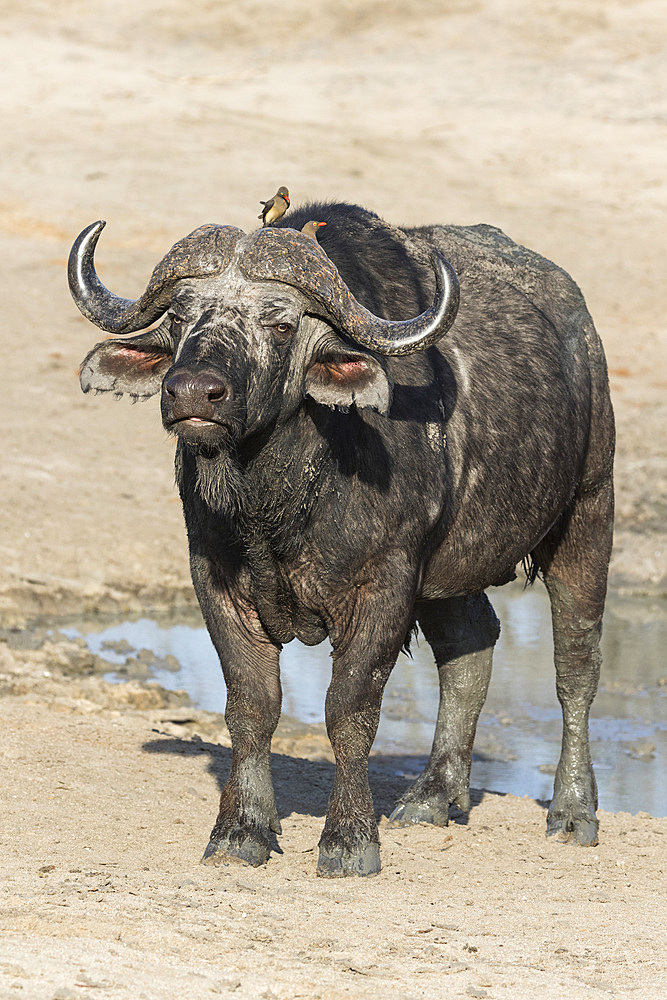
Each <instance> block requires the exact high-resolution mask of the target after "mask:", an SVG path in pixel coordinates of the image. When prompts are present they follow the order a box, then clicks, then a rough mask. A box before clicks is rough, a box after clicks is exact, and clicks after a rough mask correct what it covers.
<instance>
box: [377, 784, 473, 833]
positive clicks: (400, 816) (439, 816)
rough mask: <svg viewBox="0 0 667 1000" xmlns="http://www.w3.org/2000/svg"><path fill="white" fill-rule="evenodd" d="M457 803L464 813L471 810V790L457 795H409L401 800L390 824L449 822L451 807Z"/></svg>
mask: <svg viewBox="0 0 667 1000" xmlns="http://www.w3.org/2000/svg"><path fill="white" fill-rule="evenodd" d="M450 805H455V806H456V808H457V809H459V810H460V811H461V812H462V813H465V814H467V813H469V812H470V792H468V790H467V789H466V791H464V792H461V793H460V794H459V795H458V796H456V797H451V796H449V795H444V794H439V795H437V794H436V795H434V794H430V795H425V796H424V797H423V798H420V797H419V796H418V795H417V794H415V795H414V796H412V797H411V796H410V794H409V793H408V795H406V796H405V798H404V799H402V800H401V801H399V802H398V803H397V805H396V808H395V809H394V811H393V813H392V814H391V816H390V817H389V824H390V826H411V825H412V824H413V823H431V824H432V825H433V826H447V825H448V824H449V807H450Z"/></svg>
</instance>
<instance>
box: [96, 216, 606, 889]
mask: <svg viewBox="0 0 667 1000" xmlns="http://www.w3.org/2000/svg"><path fill="white" fill-rule="evenodd" d="M310 218H317V219H321V220H322V221H325V222H326V223H327V227H326V229H323V230H322V234H321V237H320V240H321V244H322V246H323V248H324V249H325V250H326V252H327V253H328V254H329V256H330V257H331V258H332V259H333V260H334V262H335V263H336V265H337V266H338V269H339V271H340V272H341V274H342V276H343V278H344V280H345V281H346V282H347V284H348V286H349V288H350V289H351V291H352V292H353V293H354V294H355V295H356V296H357V298H358V299H359V301H361V302H363V303H364V304H365V305H366V306H367V307H368V308H369V309H372V310H373V311H374V312H375V313H376V314H377V315H381V316H384V317H386V318H401V319H402V318H407V317H409V316H411V315H415V314H417V313H418V312H420V311H421V310H423V309H424V308H425V306H427V305H428V303H429V302H430V301H431V297H432V294H433V277H432V273H431V272H430V270H429V267H428V259H429V253H430V248H431V247H434V246H435V247H437V248H438V249H440V250H441V251H442V252H443V253H444V254H445V255H446V256H447V257H448V258H449V260H450V261H451V262H452V264H453V265H454V267H455V269H456V271H457V272H458V275H459V279H460V283H461V306H460V310H459V314H458V317H457V319H456V322H455V323H454V325H453V327H452V328H451V330H450V331H449V333H448V334H447V336H446V337H445V338H444V339H443V340H442V341H441V342H440V343H439V344H437V345H436V346H434V347H430V348H428V349H427V350H422V351H416V352H415V353H414V354H412V355H410V356H408V357H401V358H383V357H380V356H378V355H375V354H371V353H369V352H368V351H366V350H364V349H363V348H360V347H358V346H353V345H352V344H350V343H349V342H346V341H345V340H344V339H343V337H342V335H341V333H340V331H339V330H337V329H336V327H335V324H334V323H332V322H327V321H326V319H323V318H322V317H321V315H320V316H318V315H313V314H312V312H313V310H311V308H310V306H311V303H310V302H309V299H308V296H307V295H305V294H304V293H302V292H301V291H300V290H299V289H297V288H295V287H293V286H290V285H286V284H283V283H281V282H278V281H251V280H248V279H247V278H246V277H244V275H243V273H242V271H241V270H240V269H239V267H238V266H237V264H236V263H235V262H234V261H232V263H231V264H230V266H229V267H227V268H226V270H224V272H223V273H221V274H220V275H217V276H215V277H211V278H198V279H189V280H183V281H180V282H178V283H177V284H176V286H175V289H174V293H173V296H172V299H171V305H170V308H169V313H168V315H167V316H166V317H165V319H164V321H163V322H162V324H161V325H160V327H159V328H158V329H157V330H154V331H152V332H150V333H147V334H139V335H133V336H131V337H130V338H128V339H123V340H120V339H119V340H115V341H114V340H112V341H106V342H104V343H102V344H100V345H98V346H97V347H96V348H95V349H94V350H93V351H92V352H91V353H90V354H89V355H88V357H87V358H86V360H85V361H84V364H83V366H82V375H81V378H82V385H83V388H84V390H85V391H87V390H88V389H97V390H101V391H113V392H115V393H123V392H125V393H128V394H130V395H133V396H139V397H144V396H149V395H152V394H157V393H160V398H161V406H162V418H163V422H164V425H165V427H166V428H167V429H168V430H169V431H170V432H172V433H175V434H176V435H177V436H178V449H177V463H176V464H177V479H178V484H179V489H180V492H181V497H182V500H183V509H184V512H185V519H186V524H187V531H188V538H189V545H190V560H191V569H192V578H193V581H194V586H195V589H196V592H197V596H198V599H199V602H200V605H201V608H202V612H203V615H204V618H205V621H206V625H207V627H208V630H209V632H210V634H211V638H212V640H213V642H214V644H215V647H216V649H217V651H218V653H219V655H220V661H221V664H222V669H223V672H224V676H225V681H226V684H227V690H228V702H227V710H226V719H227V723H228V726H229V731H230V734H231V738H232V768H231V774H230V777H229V780H228V782H227V784H226V786H225V788H224V790H223V793H222V798H221V803H220V812H219V815H218V818H217V821H216V824H215V826H214V828H213V832H212V834H211V840H210V843H209V846H208V848H207V849H206V853H205V860H206V861H207V862H208V863H211V864H219V863H227V862H228V861H229V860H230V859H237V860H241V861H244V862H246V863H249V864H252V865H259V864H262V863H263V862H265V861H266V860H267V858H268V856H269V851H270V843H271V835H272V833H273V834H275V833H279V832H280V823H279V819H278V814H277V811H276V806H275V802H274V797H273V788H272V782H271V774H270V766H269V758H270V744H271V737H272V734H273V732H274V729H275V727H276V725H277V722H278V718H279V714H280V705H281V688H280V674H279V652H280V648H281V645H282V644H283V643H284V642H288V641H290V640H291V639H292V638H293V637H295V636H296V637H297V638H299V639H300V640H302V641H303V642H305V643H308V644H315V643H317V642H320V641H322V640H323V639H324V638H325V637H326V636H327V635H328V636H329V638H330V640H331V643H332V646H333V667H332V679H331V684H330V687H329V690H328V693H327V699H326V722H327V730H328V733H329V738H330V740H331V745H332V748H333V752H334V755H335V759H336V774H335V779H334V785H333V789H332V792H331V797H330V800H329V806H328V810H327V817H326V823H325V826H324V831H323V833H322V837H321V840H320V854H319V862H318V872H319V874H321V875H352V874H356V875H372V874H375V873H376V872H377V871H378V870H379V867H380V855H379V839H378V831H377V824H376V820H375V815H374V810H373V803H372V798H371V793H370V789H369V785H368V773H367V764H368V754H369V751H370V748H371V745H372V742H373V739H374V737H375V732H376V728H377V725H378V720H379V715H380V705H381V699H382V693H383V690H384V686H385V684H386V681H387V678H388V677H389V674H390V672H391V670H392V667H393V665H394V663H395V661H396V658H397V655H398V653H399V651H400V649H401V647H402V646H403V645H404V644H405V643H406V640H408V639H409V635H410V632H411V630H412V629H413V628H414V626H415V624H416V623H419V625H420V626H421V628H422V630H423V632H424V635H425V636H426V638H427V640H428V642H429V643H430V645H431V647H432V649H433V653H434V656H435V661H436V665H437V669H438V673H439V678H440V690H441V694H440V709H439V714H438V720H437V725H436V732H435V738H434V743H433V749H432V752H431V756H430V759H429V761H428V764H427V766H426V769H425V771H424V773H423V774H422V775H421V776H420V777H419V778H418V780H417V781H416V782H415V783H414V785H413V786H412V787H411V788H409V789H408V791H407V792H406V793H405V795H404V796H403V797H402V799H401V801H400V802H399V803H398V804H397V807H396V809H395V811H394V813H393V815H392V819H393V821H394V822H396V823H400V824H409V823H416V822H429V823H436V824H441V825H445V824H446V823H447V822H448V816H449V810H450V806H452V805H454V804H456V806H457V807H458V808H459V809H461V810H463V811H467V810H468V809H469V805H470V798H469V788H468V786H469V777H470V765H471V755H472V746H473V741H474V737H475V730H476V725H477V719H478V716H479V713H480V711H481V708H482V705H483V703H484V699H485V696H486V691H487V687H488V683H489V677H490V671H491V657H492V651H493V646H494V643H495V641H496V639H497V637H498V634H499V624H498V622H497V619H496V617H495V615H494V613H493V609H492V607H491V605H490V603H489V601H488V599H487V597H486V595H485V594H484V590H485V589H486V588H487V587H489V586H491V585H498V584H501V583H504V582H507V581H508V580H510V579H512V578H513V577H514V568H515V566H516V564H517V563H518V562H519V561H521V560H522V559H528V560H532V562H533V565H534V566H535V567H536V568H539V570H540V572H541V574H542V575H543V578H544V580H545V582H546V585H547V588H548V591H549V596H550V599H551V602H552V609H553V630H554V641H555V664H556V673H557V692H558V697H559V699H560V701H561V705H562V709H563V718H564V727H563V745H562V753H561V758H560V762H559V765H558V771H557V774H556V779H555V788H554V798H553V801H552V803H551V807H550V809H549V814H548V823H547V833H548V834H549V835H554V836H557V837H559V838H561V839H564V840H565V839H570V840H573V841H575V842H578V843H580V844H593V843H596V842H597V820H596V816H595V810H596V807H597V793H596V786H595V779H594V776H593V770H592V766H591V759H590V751H589V746H588V712H589V708H590V704H591V701H592V699H593V697H594V695H595V691H596V687H597V678H598V673H599V665H600V658H599V635H600V623H601V618H602V611H603V606H604V599H605V591H606V574H607V564H608V560H609V554H610V547H611V531H612V521H613V491H612V461H613V448H614V426H613V416H612V412H611V406H610V402H609V395H608V389H607V377H606V367H605V362H604V355H603V353H602V348H601V345H600V343H599V340H598V338H597V335H596V334H595V331H594V329H593V325H592V323H591V320H590V317H589V316H588V313H587V312H586V309H585V305H584V303H583V299H582V297H581V294H580V293H579V291H578V289H577V288H576V286H575V285H574V283H573V282H572V281H571V279H569V278H568V276H567V275H565V274H564V272H562V271H560V270H559V269H558V268H556V267H555V266H554V265H552V264H550V263H549V262H548V261H545V260H543V259H542V258H540V257H538V256H537V255H536V254H533V253H531V252H530V251H527V250H525V249H524V248H520V247H517V246H516V245H515V244H513V243H511V241H509V240H508V239H507V238H506V237H505V236H504V235H503V234H501V233H500V232H499V231H498V230H492V229H491V228H490V227H472V228H469V229H464V228H460V227H449V228H442V227H434V228H431V229H422V230H411V231H407V232H402V231H400V230H396V229H393V228H391V227H389V226H387V225H386V224H385V223H383V222H381V220H379V219H377V217H376V216H373V215H371V214H370V213H366V212H364V211H363V210H362V209H356V208H352V207H349V206H336V205H317V206H307V207H305V208H304V209H303V210H301V213H300V212H299V211H296V212H294V213H292V215H291V216H290V219H289V220H288V222H289V225H290V226H292V227H294V228H295V229H298V228H300V225H301V224H302V222H303V223H305V222H306V221H308V219H310Z"/></svg>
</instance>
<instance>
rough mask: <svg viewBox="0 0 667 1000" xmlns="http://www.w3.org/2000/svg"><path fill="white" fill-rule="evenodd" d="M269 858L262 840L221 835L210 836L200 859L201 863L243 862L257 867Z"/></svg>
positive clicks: (266, 845) (216, 864)
mask: <svg viewBox="0 0 667 1000" xmlns="http://www.w3.org/2000/svg"><path fill="white" fill-rule="evenodd" d="M268 860H269V845H268V844H267V843H266V841H264V840H259V839H256V838H254V837H252V836H247V835H246V836H245V837H243V838H239V837H238V836H236V837H231V836H229V835H226V836H225V835H223V836H221V837H211V839H210V841H209V843H208V847H207V848H206V850H205V851H204V856H203V858H202V859H201V863H202V864H203V865H212V866H215V867H218V866H220V865H231V864H243V865H252V867H253V868H259V867H260V865H264V864H266V862H267V861H268Z"/></svg>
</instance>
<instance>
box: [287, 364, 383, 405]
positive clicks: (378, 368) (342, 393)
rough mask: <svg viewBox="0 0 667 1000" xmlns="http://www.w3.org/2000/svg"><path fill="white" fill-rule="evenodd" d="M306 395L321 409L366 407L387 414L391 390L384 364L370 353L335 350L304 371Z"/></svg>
mask: <svg viewBox="0 0 667 1000" xmlns="http://www.w3.org/2000/svg"><path fill="white" fill-rule="evenodd" d="M306 394H307V395H308V396H312V398H313V399H315V400H316V401H317V402H318V403H324V405H325V406H332V407H333V406H352V405H353V404H354V406H357V407H358V408H359V409H363V408H364V407H366V406H368V407H371V409H373V410H378V412H379V413H388V412H389V407H390V406H391V396H392V387H391V383H390V381H389V378H388V376H387V372H386V369H385V366H384V362H383V361H381V360H380V359H378V358H375V357H373V356H372V355H370V354H362V353H361V352H359V353H357V352H356V351H340V352H338V351H336V352H328V353H327V354H325V355H323V356H321V357H319V358H317V359H316V360H314V361H312V362H311V363H310V367H309V368H308V370H307V371H306Z"/></svg>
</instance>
